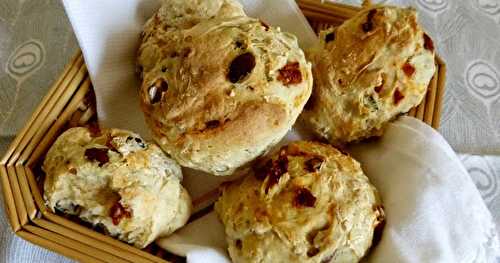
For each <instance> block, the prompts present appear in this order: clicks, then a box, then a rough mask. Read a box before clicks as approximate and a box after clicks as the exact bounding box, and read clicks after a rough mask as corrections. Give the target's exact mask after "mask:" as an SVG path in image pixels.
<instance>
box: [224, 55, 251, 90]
mask: <svg viewBox="0 0 500 263" xmlns="http://www.w3.org/2000/svg"><path fill="white" fill-rule="evenodd" d="M254 67H255V56H254V55H253V54H252V53H250V52H247V53H243V54H241V55H239V56H237V57H236V58H235V59H233V61H232V62H231V65H229V72H228V73H227V78H228V79H229V81H231V83H236V82H238V81H240V80H242V79H244V78H245V77H246V76H247V75H248V74H250V73H251V72H252V70H253V68H254Z"/></svg>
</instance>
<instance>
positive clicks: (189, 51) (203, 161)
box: [138, 0, 312, 175]
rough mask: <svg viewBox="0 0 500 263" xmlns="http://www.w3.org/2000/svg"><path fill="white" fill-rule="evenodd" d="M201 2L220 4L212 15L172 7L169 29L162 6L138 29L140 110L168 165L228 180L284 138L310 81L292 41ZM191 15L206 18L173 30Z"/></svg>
mask: <svg viewBox="0 0 500 263" xmlns="http://www.w3.org/2000/svg"><path fill="white" fill-rule="evenodd" d="M205 2H210V5H214V6H219V5H218V4H217V3H219V4H220V3H222V4H220V6H221V8H220V9H219V11H217V12H216V11H214V10H215V9H214V8H201V9H191V8H194V7H189V8H187V7H185V6H184V5H178V6H177V8H176V9H173V10H176V11H175V13H176V14H177V15H176V16H174V17H177V16H180V17H178V18H176V19H177V20H175V19H174V20H175V21H172V19H171V18H170V17H171V15H165V14H166V13H168V10H165V6H164V7H162V8H161V9H160V11H159V12H158V13H157V15H155V16H154V17H153V18H152V19H151V20H150V21H149V22H148V23H147V24H146V27H145V29H144V32H143V39H142V44H141V46H140V49H139V54H138V56H139V57H138V65H139V70H140V72H142V73H141V77H142V85H141V87H140V97H141V105H142V110H143V111H144V113H145V117H146V121H147V123H148V126H149V127H150V129H151V130H152V132H153V137H154V139H155V140H156V142H157V143H158V144H159V145H160V146H161V147H162V148H163V150H165V151H166V152H167V153H168V154H169V155H170V156H172V158H174V159H175V160H177V161H178V162H179V163H180V164H181V165H183V166H187V167H190V168H194V169H197V170H202V171H205V172H208V173H211V174H214V175H229V174H231V173H233V172H234V170H235V169H236V168H238V167H240V166H242V165H244V164H246V163H248V162H249V161H251V160H253V159H254V158H256V157H257V156H259V155H261V154H262V153H264V152H265V151H266V150H268V149H269V148H270V147H271V146H273V145H274V144H276V143H277V142H278V141H280V140H281V138H283V137H284V135H285V134H286V133H287V131H288V130H289V129H290V128H291V127H292V125H293V124H294V122H295V121H296V119H297V117H298V115H299V113H300V112H301V110H302V109H303V106H304V105H305V103H306V101H307V99H308V98H309V96H310V94H311V90H312V73H311V66H310V63H308V62H307V61H306V59H305V56H304V53H303V51H302V50H301V49H300V48H299V46H298V44H297V39H296V38H295V37H294V36H292V35H290V34H287V33H283V32H281V31H280V30H279V29H278V28H274V27H269V26H267V25H266V24H263V23H262V22H260V21H259V20H256V19H252V18H249V17H246V16H244V13H242V12H243V11H241V10H239V11H238V9H237V7H238V6H239V5H237V4H235V3H234V2H233V1H229V0H226V1H222V0H221V1H205ZM205 2H204V3H205ZM166 3H169V1H166ZM206 5H209V4H208V3H206ZM181 7H184V9H182V10H184V12H185V14H184V13H183V12H180V11H179V10H181ZM223 7H227V8H223ZM188 10H196V11H191V12H188ZM205 10H211V11H210V12H209V13H210V15H209V14H208V13H207V14H205V13H203V12H205ZM224 10H226V11H224ZM228 10H229V11H228ZM171 12H174V11H171ZM193 12H194V13H196V14H197V15H196V17H197V18H198V17H206V16H208V17H211V18H206V19H195V20H194V21H197V23H194V24H191V23H187V22H182V23H181V24H182V26H178V25H179V23H180V22H178V20H179V19H182V17H183V14H184V16H187V17H192V16H193V15H192V13H193ZM207 12H208V11H207ZM200 14H201V15H200ZM213 14H215V15H213ZM212 15H213V16H212ZM186 20H189V19H187V18H186V19H184V20H183V21H186ZM189 21H192V20H189ZM188 24H189V25H190V26H187V25H188ZM171 25H172V26H171Z"/></svg>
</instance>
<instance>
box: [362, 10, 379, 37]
mask: <svg viewBox="0 0 500 263" xmlns="http://www.w3.org/2000/svg"><path fill="white" fill-rule="evenodd" d="M376 13H377V10H376V9H372V10H370V12H368V15H367V16H366V22H365V23H363V24H361V28H362V29H363V31H364V32H366V33H368V32H370V31H372V30H373V17H374V16H375V14H376Z"/></svg>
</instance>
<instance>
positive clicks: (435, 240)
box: [157, 117, 500, 263]
mask: <svg viewBox="0 0 500 263" xmlns="http://www.w3.org/2000/svg"><path fill="white" fill-rule="evenodd" d="M349 152H350V153H351V154H352V155H353V157H354V158H356V159H357V160H358V161H359V162H360V163H361V164H362V167H363V169H364V171H365V173H366V174H367V175H368V177H369V178H370V180H371V182H372V183H373V184H374V185H375V186H376V187H377V188H378V189H379V192H380V194H381V197H382V200H383V203H384V206H385V212H386V217H387V223H386V226H385V229H384V232H383V235H382V239H381V241H380V243H379V244H378V245H377V246H375V247H374V249H373V251H372V252H371V253H370V254H369V255H368V257H367V258H366V261H367V262H401V263H405V262H408V263H410V262H443V263H444V262H464V263H465V262H495V259H496V257H497V256H499V253H500V251H499V247H500V245H499V242H498V237H497V235H496V233H497V232H496V229H495V225H494V223H493V221H492V217H491V214H490V212H489V210H488V209H487V208H486V206H485V204H484V202H483V200H482V199H481V196H480V195H479V192H478V190H477V189H476V187H475V185H474V183H473V182H472V180H471V178H470V177H469V175H468V174H467V171H466V170H465V169H464V167H463V165H462V164H461V163H460V160H459V159H458V158H457V156H456V155H455V153H454V152H453V150H452V149H451V147H450V146H449V145H448V143H447V142H446V141H445V140H444V139H443V137H441V135H440V134H439V133H437V132H436V131H435V130H433V129H432V128H431V127H429V126H427V125H426V124H424V123H422V122H421V121H419V120H417V119H414V118H410V117H401V118H400V119H399V120H397V121H396V122H394V123H391V124H390V125H389V127H388V129H387V131H386V132H385V134H384V135H383V136H382V137H381V138H380V139H378V140H375V141H372V142H368V143H362V144H358V145H355V146H353V147H351V149H349ZM223 229H224V228H223V225H222V223H221V222H220V221H218V220H217V218H216V214H215V212H211V213H210V214H208V215H206V216H204V217H201V218H200V219H198V220H196V221H194V222H192V223H191V224H189V225H187V226H185V227H184V228H183V229H181V230H180V231H179V232H178V233H176V234H174V235H173V236H171V237H168V238H163V239H160V240H159V241H157V243H158V244H159V245H160V246H162V247H164V248H165V249H167V250H169V251H171V252H173V253H176V254H178V255H182V256H187V258H188V262H192V263H201V262H204V263H211V262H214V263H215V262H221V261H220V256H221V255H224V254H222V253H221V248H224V247H225V246H226V243H225V241H224V240H221V239H220V237H221V236H224V231H223ZM208 251H212V252H211V254H210V253H209V252H208ZM193 253H194V254H197V253H203V254H204V255H205V256H206V257H204V258H203V259H201V260H198V259H195V258H194V257H192V256H191V255H192V254H193ZM226 257H227V255H226Z"/></svg>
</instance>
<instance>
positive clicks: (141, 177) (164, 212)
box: [43, 127, 191, 248]
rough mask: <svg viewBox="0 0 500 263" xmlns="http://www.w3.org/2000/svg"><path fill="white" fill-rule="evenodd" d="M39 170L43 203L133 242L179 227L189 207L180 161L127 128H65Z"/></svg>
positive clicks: (144, 243)
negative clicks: (41, 174) (183, 185)
mask: <svg viewBox="0 0 500 263" xmlns="http://www.w3.org/2000/svg"><path fill="white" fill-rule="evenodd" d="M43 170H44V172H45V173H46V178H45V182H44V199H45V201H46V202H47V206H48V207H49V209H51V210H52V211H53V212H55V211H56V210H59V211H62V212H64V213H68V214H72V215H76V216H79V217H80V218H81V219H82V220H84V221H87V222H89V223H91V224H93V225H99V226H100V227H103V228H104V229H105V230H106V231H107V233H109V234H110V235H112V236H116V237H117V238H119V239H121V240H123V241H125V242H128V243H130V244H133V245H135V246H136V247H139V248H143V247H145V246H147V245H148V244H149V243H151V242H153V241H154V240H155V239H156V238H158V237H160V236H165V235H168V234H170V233H172V232H174V231H175V230H176V229H178V228H180V227H182V226H183V225H184V224H185V223H186V222H187V220H188V218H189V215H190V213H191V199H190V197H189V195H188V194H187V191H186V190H185V189H184V188H183V187H182V185H181V184H180V182H181V180H182V172H181V168H180V166H179V165H178V164H177V163H175V161H173V160H172V159H170V158H167V157H166V156H165V154H164V153H163V152H162V151H161V149H160V148H159V147H158V146H156V145H155V144H150V143H148V142H145V141H143V140H142V139H141V138H140V137H139V136H138V135H137V134H134V133H132V132H128V131H125V130H118V129H103V130H97V129H92V130H89V129H87V128H82V127H78V128H72V129H69V130H67V131H65V132H64V133H63V134H61V136H59V137H58V139H57V140H56V142H55V143H54V144H53V145H52V146H51V148H50V149H49V151H48V153H47V155H46V157H45V160H44V163H43Z"/></svg>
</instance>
